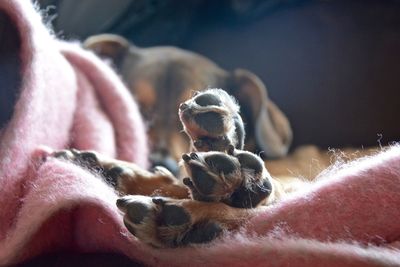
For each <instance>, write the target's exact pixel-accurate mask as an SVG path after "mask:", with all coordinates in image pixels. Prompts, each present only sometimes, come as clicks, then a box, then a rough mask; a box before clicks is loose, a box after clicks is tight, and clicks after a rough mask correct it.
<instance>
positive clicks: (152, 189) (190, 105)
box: [52, 89, 286, 247]
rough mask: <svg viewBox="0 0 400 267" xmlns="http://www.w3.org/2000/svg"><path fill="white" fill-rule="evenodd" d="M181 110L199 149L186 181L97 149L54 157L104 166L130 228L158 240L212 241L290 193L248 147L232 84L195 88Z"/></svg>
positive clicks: (191, 156) (187, 160) (186, 159)
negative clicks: (229, 89)
mask: <svg viewBox="0 0 400 267" xmlns="http://www.w3.org/2000/svg"><path fill="white" fill-rule="evenodd" d="M179 117H180V118H181V122H182V124H183V128H184V131H185V133H186V134H187V136H188V137H189V139H190V143H191V145H192V152H190V153H184V154H183V155H182V161H181V162H182V164H183V166H184V169H185V170H186V173H187V177H185V178H183V179H182V180H179V179H177V178H175V177H174V176H173V174H172V173H171V172H169V171H168V170H167V169H165V168H164V167H158V168H156V170H155V172H154V173H152V172H149V171H147V170H143V169H140V168H139V167H138V166H136V165H135V164H133V163H129V162H124V161H119V160H115V159H110V158H106V157H104V156H103V155H100V154H98V153H96V152H93V151H78V150H75V149H71V150H62V151H56V152H54V153H53V154H52V156H54V157H56V158H64V159H67V160H70V161H74V162H77V163H78V164H81V165H82V166H84V167H87V168H90V169H95V170H96V171H99V170H100V171H101V173H102V174H103V176H104V177H105V179H106V181H108V182H109V183H110V184H111V185H113V186H114V187H115V188H116V189H117V191H119V192H120V193H121V195H124V196H123V197H121V198H119V199H118V200H117V203H116V204H117V206H118V208H119V209H120V210H121V211H122V212H123V214H124V224H125V226H126V227H127V229H128V230H129V231H130V232H131V233H132V234H134V235H135V236H136V237H138V238H139V239H140V240H142V241H143V242H145V243H148V244H150V245H152V246H154V247H177V246H185V245H189V244H197V243H206V242H209V241H211V240H213V239H215V238H216V237H218V236H219V235H220V234H221V233H223V232H224V231H226V230H234V229H237V228H238V227H240V226H241V225H242V224H243V223H244V222H245V221H247V220H248V219H249V218H250V217H251V216H252V215H254V214H255V212H256V208H257V207H259V206H261V205H268V204H271V203H274V202H276V201H279V199H281V198H282V197H283V196H284V195H285V194H286V192H285V191H284V188H283V187H282V186H281V185H280V184H279V182H278V181H277V180H275V179H274V178H272V177H271V175H270V174H269V172H268V171H267V169H266V168H265V165H264V162H263V160H262V159H261V158H260V157H259V156H258V155H256V154H253V153H251V152H249V151H245V150H243V147H244V143H243V140H244V136H245V132H244V130H243V129H244V127H243V121H242V119H241V118H240V113H239V106H238V104H237V102H236V101H235V99H234V98H233V97H231V96H230V95H228V94H227V93H226V92H225V91H223V90H221V89H209V90H206V91H202V92H196V93H195V94H194V96H193V97H192V98H191V99H189V100H187V101H184V102H183V103H182V104H181V105H179ZM199 142H200V144H198V143H199Z"/></svg>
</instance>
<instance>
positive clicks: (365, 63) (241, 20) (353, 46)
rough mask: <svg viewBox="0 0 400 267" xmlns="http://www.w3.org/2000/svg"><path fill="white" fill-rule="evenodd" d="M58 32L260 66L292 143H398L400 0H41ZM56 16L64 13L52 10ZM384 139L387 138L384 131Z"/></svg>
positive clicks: (232, 65) (222, 63) (223, 62)
mask: <svg viewBox="0 0 400 267" xmlns="http://www.w3.org/2000/svg"><path fill="white" fill-rule="evenodd" d="M39 3H40V4H41V7H42V8H44V9H46V7H47V6H48V5H52V6H53V7H48V8H47V9H46V10H47V14H48V15H47V17H46V20H47V21H48V22H49V23H52V24H53V26H54V31H55V33H56V34H57V36H59V37H62V38H65V39H71V38H72V39H84V38H86V37H87V36H89V35H92V34H97V33H102V32H111V33H117V34H121V35H123V36H125V37H127V38H129V39H130V40H131V41H132V42H133V43H135V44H136V45H138V46H143V47H147V46H154V45H175V46H179V47H181V48H185V49H189V50H193V51H196V52H199V53H201V54H203V55H205V56H207V57H209V58H210V59H212V60H213V61H215V62H216V63H217V64H219V65H220V66H222V67H223V68H225V69H227V70H233V69H235V68H237V67H241V68H246V69H249V70H250V71H252V72H254V73H256V74H257V75H258V76H259V77H261V79H262V80H263V81H264V82H265V84H266V85H267V88H268V91H269V95H270V97H271V98H272V99H273V100H274V101H275V102H276V103H277V104H278V105H279V106H280V107H281V109H282V110H283V111H284V113H285V114H286V115H287V116H288V118H289V120H290V121H291V124H292V127H293V131H294V146H297V145H299V144H310V143H312V144H317V145H319V146H321V147H322V148H327V147H337V146H371V145H378V140H381V143H382V144H387V143H388V142H391V141H399V140H400V127H399V117H400V104H399V100H400V86H399V85H400V1H367V0H365V1H352V0H351V1H328V0H326V1H321V0H318V1H317V0H315V1H299V0H286V1H285V0H267V1H261V0H247V1H246V0H220V1H213V0H208V1H207V0H186V1H182V0H164V1H161V0H113V1H97V0H82V1H68V0H40V1H39ZM55 14H57V16H54V15H55ZM381 136H382V137H381Z"/></svg>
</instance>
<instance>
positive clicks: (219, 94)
mask: <svg viewBox="0 0 400 267" xmlns="http://www.w3.org/2000/svg"><path fill="white" fill-rule="evenodd" d="M179 118H180V120H181V122H182V124H183V128H184V131H185V132H186V134H187V135H188V136H189V137H190V139H191V140H192V144H193V147H194V148H195V149H196V150H197V151H202V152H207V151H226V148H227V146H228V145H230V144H232V145H234V146H235V147H236V148H240V149H241V148H243V145H244V135H245V132H244V126H243V121H242V118H241V116H240V114H239V106H238V104H237V103H236V100H235V99H234V98H233V97H231V96H230V95H228V94H227V93H226V92H225V91H224V90H222V89H209V90H206V91H204V92H199V93H198V94H196V95H195V96H194V97H192V98H191V99H189V100H187V101H186V102H184V103H182V104H181V105H180V106H179Z"/></svg>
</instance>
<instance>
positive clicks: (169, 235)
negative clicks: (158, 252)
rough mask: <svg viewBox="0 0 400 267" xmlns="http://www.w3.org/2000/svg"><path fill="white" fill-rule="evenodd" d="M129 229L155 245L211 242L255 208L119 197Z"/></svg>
mask: <svg viewBox="0 0 400 267" xmlns="http://www.w3.org/2000/svg"><path fill="white" fill-rule="evenodd" d="M117 206H118V208H119V209H120V210H121V211H122V212H123V214H124V224H125V226H126V227H127V229H128V230H129V231H130V232H131V233H132V234H133V235H135V236H136V237H137V238H139V239H140V240H141V241H143V242H145V243H148V244H150V245H152V246H154V247H178V246H185V245H189V244H199V243H207V242H210V241H212V240H213V239H215V238H217V237H218V236H220V235H221V234H222V233H223V232H224V231H226V230H234V229H237V228H238V227H239V226H241V225H242V224H243V222H245V221H246V220H248V219H249V218H250V217H251V216H252V215H253V214H255V209H237V208H233V207H230V206H227V205H225V204H223V203H219V202H200V201H195V200H190V199H182V200H177V199H171V198H163V197H146V196H132V195H130V196H124V197H122V198H120V199H118V200H117Z"/></svg>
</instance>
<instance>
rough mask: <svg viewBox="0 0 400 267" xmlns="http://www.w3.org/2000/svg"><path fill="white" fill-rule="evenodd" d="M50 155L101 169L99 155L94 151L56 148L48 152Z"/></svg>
mask: <svg viewBox="0 0 400 267" xmlns="http://www.w3.org/2000/svg"><path fill="white" fill-rule="evenodd" d="M50 156H51V157H54V158H58V159H64V160H67V161H71V162H73V163H76V164H79V165H81V166H84V167H86V168H89V169H93V170H101V169H102V167H101V163H100V161H99V157H98V155H97V153H96V152H94V151H89V150H85V151H80V150H77V149H74V148H71V149H63V150H57V151H54V152H53V153H51V154H50Z"/></svg>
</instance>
